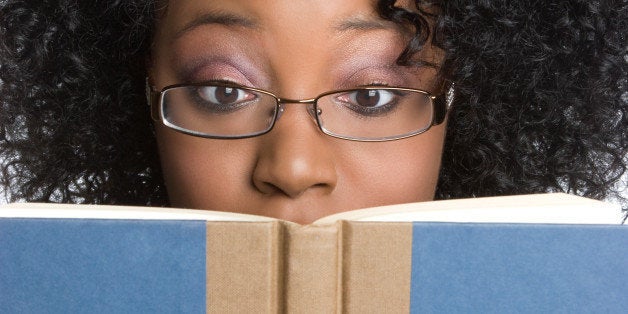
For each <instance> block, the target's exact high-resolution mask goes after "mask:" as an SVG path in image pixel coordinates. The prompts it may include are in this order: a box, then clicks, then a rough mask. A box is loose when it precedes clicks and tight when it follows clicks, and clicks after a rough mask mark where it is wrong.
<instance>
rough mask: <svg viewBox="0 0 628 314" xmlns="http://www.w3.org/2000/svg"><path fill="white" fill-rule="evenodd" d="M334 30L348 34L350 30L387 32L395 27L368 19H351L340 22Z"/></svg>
mask: <svg viewBox="0 0 628 314" xmlns="http://www.w3.org/2000/svg"><path fill="white" fill-rule="evenodd" d="M333 28H334V29H335V30H336V31H338V32H346V31H349V30H359V31H368V30H385V29H391V28H394V26H393V25H391V24H390V23H387V22H386V21H382V20H377V19H368V18H363V17H351V18H348V19H346V20H342V21H340V23H338V24H337V25H335V26H334V27H333Z"/></svg>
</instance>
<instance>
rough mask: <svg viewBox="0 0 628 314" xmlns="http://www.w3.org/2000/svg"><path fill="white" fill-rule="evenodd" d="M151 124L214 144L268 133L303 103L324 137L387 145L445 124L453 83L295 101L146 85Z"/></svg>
mask: <svg viewBox="0 0 628 314" xmlns="http://www.w3.org/2000/svg"><path fill="white" fill-rule="evenodd" d="M147 97H148V102H149V104H150V105H151V112H152V116H153V119H154V120H155V121H161V122H162V123H163V124H164V125H165V126H167V127H169V128H172V129H174V130H177V131H179V132H182V133H185V134H189V135H192V136H199V137H205V138H218V139H239V138H247V137H254V136H258V135H262V134H265V133H268V132H270V130H272V128H273V126H274V125H275V123H276V122H277V120H278V119H279V118H280V117H281V115H282V113H283V112H284V108H285V105H286V104H289V103H294V104H304V105H306V106H307V110H308V112H309V114H310V116H311V117H312V118H313V120H314V121H316V124H317V126H318V128H319V129H320V130H321V131H322V132H323V133H325V134H327V135H330V136H333V137H336V138H341V139H346V140H353V141H390V140H397V139H402V138H407V137H410V136H415V135H418V134H421V133H423V132H425V131H427V130H428V129H429V128H430V127H431V126H433V125H438V124H441V123H442V122H443V120H444V119H445V115H446V113H447V111H448V110H449V108H450V107H451V104H452V102H453V98H454V89H453V84H451V85H450V86H449V88H448V90H447V92H446V93H444V94H443V95H441V96H439V97H436V96H433V95H431V94H430V93H428V92H426V91H423V90H420V89H412V88H401V87H385V86H372V87H362V88H353V89H343V90H336V91H331V92H327V93H324V94H321V95H319V96H318V97H316V98H312V99H304V100H294V99H284V98H280V97H277V96H275V95H274V94H272V93H270V92H268V91H265V90H261V89H257V88H250V87H243V86H238V85H233V84H226V83H215V82H211V83H198V84H177V85H171V86H167V87H165V88H164V89H162V90H161V91H155V90H154V89H153V88H151V87H150V86H149V85H148V84H147Z"/></svg>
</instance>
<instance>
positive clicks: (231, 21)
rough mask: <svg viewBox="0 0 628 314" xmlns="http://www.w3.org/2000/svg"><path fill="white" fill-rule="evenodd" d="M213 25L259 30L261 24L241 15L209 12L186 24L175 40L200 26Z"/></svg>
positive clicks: (177, 33) (175, 36) (176, 34)
mask: <svg viewBox="0 0 628 314" xmlns="http://www.w3.org/2000/svg"><path fill="white" fill-rule="evenodd" d="M212 24H218V25H224V26H241V27H246V28H251V29H257V28H259V24H258V23H257V22H256V21H254V20H252V19H250V18H247V17H244V16H241V15H236V14H232V13H225V12H209V13H205V14H203V15H201V16H199V17H197V18H195V19H193V20H192V21H190V22H188V23H187V24H185V26H183V28H181V29H180V30H178V31H177V32H176V33H175V35H174V39H177V38H179V37H181V36H183V34H185V33H187V32H189V31H191V30H193V29H195V28H197V27H199V26H203V25H212Z"/></svg>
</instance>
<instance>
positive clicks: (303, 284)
mask: <svg viewBox="0 0 628 314" xmlns="http://www.w3.org/2000/svg"><path fill="white" fill-rule="evenodd" d="M285 227H287V230H288V232H287V234H286V236H285V237H284V240H285V241H287V242H286V243H285V244H284V245H285V248H286V250H285V252H284V254H286V259H285V260H286V261H288V262H287V264H286V265H285V266H286V267H285V275H284V276H285V277H284V279H285V290H284V292H285V300H284V301H285V304H284V309H285V311H286V313H300V312H303V310H304V309H307V311H308V312H310V313H337V312H338V311H337V308H336V304H337V302H336V298H337V296H338V294H339V293H340V292H339V291H337V290H336V289H337V287H338V279H337V278H338V277H337V276H338V273H337V271H338V266H337V263H338V247H337V245H338V229H337V227H336V225H325V226H317V225H310V226H297V225H286V226H285Z"/></svg>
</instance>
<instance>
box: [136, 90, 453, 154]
mask: <svg viewBox="0 0 628 314" xmlns="http://www.w3.org/2000/svg"><path fill="white" fill-rule="evenodd" d="M187 86H217V87H231V88H237V89H243V90H247V91H252V92H256V93H261V94H265V95H268V96H271V97H273V98H274V99H275V103H276V106H277V110H276V111H275V115H274V117H273V121H272V123H271V124H270V126H269V127H268V128H267V129H265V130H263V131H260V132H256V133H251V134H245V135H237V136H221V135H211V134H206V133H201V132H194V131H192V130H187V129H184V128H181V127H178V126H176V125H173V124H170V123H167V121H165V120H164V119H163V117H162V110H163V94H164V92H166V91H168V90H169V89H172V88H178V87H187ZM378 89H388V90H400V91H411V92H418V93H422V94H425V95H426V96H428V97H429V98H430V100H431V102H432V106H433V109H432V110H433V114H432V122H431V123H430V124H429V125H428V126H427V127H426V128H424V129H420V130H417V131H416V132H411V133H408V134H402V135H397V136H389V137H381V138H360V137H350V136H343V135H338V134H334V133H331V132H330V131H328V130H326V129H325V128H324V127H323V125H322V124H321V121H320V119H319V118H318V114H315V113H316V112H318V108H317V101H318V100H319V99H320V98H322V97H325V96H328V95H331V94H336V93H343V92H349V91H358V90H378ZM454 94H455V91H454V83H449V84H448V86H447V90H446V92H444V93H443V94H441V95H439V96H434V95H432V94H431V93H429V92H427V91H424V90H421V89H414V88H404V87H388V86H366V87H359V88H349V89H340V90H333V91H329V92H325V93H322V94H320V95H318V96H316V97H315V98H309V99H288V98H280V97H278V96H276V95H275V94H273V93H271V92H269V91H266V90H263V89H258V88H253V87H246V86H240V85H236V84H227V83H219V82H218V83H217V82H201V83H190V84H174V85H168V86H166V87H164V88H163V89H162V90H160V91H159V90H156V89H155V88H154V87H153V86H151V85H150V84H149V82H148V78H147V79H146V98H147V101H148V105H149V106H150V111H151V117H152V119H153V120H154V121H159V122H161V123H163V124H164V125H165V126H167V127H169V128H171V129H173V130H176V131H178V132H181V133H184V134H187V135H191V136H196V137H203V138H213V139H242V138H250V137H255V136H260V135H263V134H266V133H268V132H270V131H271V130H272V129H273V127H274V126H275V123H277V120H278V119H279V118H280V117H281V114H282V112H283V106H282V104H289V103H293V104H312V105H313V109H314V110H312V112H310V114H311V115H312V117H314V119H315V121H316V125H317V126H318V129H319V130H321V132H323V133H324V134H326V135H328V136H331V137H335V138H339V139H344V140H350V141H359V142H384V141H394V140H400V139H404V138H408V137H412V136H416V135H419V134H422V133H425V132H427V131H428V130H429V129H430V128H431V127H432V126H435V125H439V124H441V123H443V121H444V120H445V117H446V115H447V112H448V111H449V110H450V109H451V107H452V104H453V101H454Z"/></svg>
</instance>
